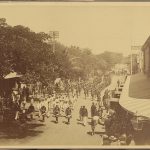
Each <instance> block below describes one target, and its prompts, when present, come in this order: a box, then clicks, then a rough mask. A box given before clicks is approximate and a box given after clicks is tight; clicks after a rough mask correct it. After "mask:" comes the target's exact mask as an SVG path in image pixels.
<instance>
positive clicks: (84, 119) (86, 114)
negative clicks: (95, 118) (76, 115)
mask: <svg viewBox="0 0 150 150" xmlns="http://www.w3.org/2000/svg"><path fill="white" fill-rule="evenodd" d="M82 111H83V125H84V126H86V124H87V117H88V110H87V108H86V107H85V106H83V110H82Z"/></svg>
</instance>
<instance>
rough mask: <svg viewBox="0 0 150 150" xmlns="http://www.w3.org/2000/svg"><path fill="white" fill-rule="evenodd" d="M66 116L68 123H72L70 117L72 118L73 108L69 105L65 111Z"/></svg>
mask: <svg viewBox="0 0 150 150" xmlns="http://www.w3.org/2000/svg"><path fill="white" fill-rule="evenodd" d="M65 114H66V117H67V119H68V124H70V118H71V108H70V107H68V108H67V109H66V111H65Z"/></svg>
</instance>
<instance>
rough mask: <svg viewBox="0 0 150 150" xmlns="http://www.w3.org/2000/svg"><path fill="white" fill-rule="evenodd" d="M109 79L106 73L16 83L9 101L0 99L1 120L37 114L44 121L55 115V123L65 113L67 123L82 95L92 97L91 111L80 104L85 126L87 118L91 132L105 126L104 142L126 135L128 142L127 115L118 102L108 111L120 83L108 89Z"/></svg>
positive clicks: (81, 118)
mask: <svg viewBox="0 0 150 150" xmlns="http://www.w3.org/2000/svg"><path fill="white" fill-rule="evenodd" d="M110 83H111V77H110V75H109V74H107V75H104V76H102V77H96V78H93V80H92V81H91V80H89V81H86V80H78V81H71V80H61V79H57V80H56V81H55V82H54V84H50V85H48V86H43V85H42V84H41V83H40V82H38V83H36V85H24V86H23V87H21V86H18V89H19V90H18V92H16V90H15V89H14V90H13V91H12V94H11V97H10V98H11V99H12V100H11V101H10V100H9V101H5V105H4V104H2V101H1V105H0V106H3V108H2V107H1V110H2V111H3V121H4V122H6V123H8V122H11V121H13V120H19V121H20V122H21V123H25V122H26V121H27V120H29V121H32V120H35V119H37V118H38V119H39V118H40V120H41V121H43V122H44V121H45V118H48V117H50V116H52V117H54V118H55V123H59V118H60V117H64V118H65V119H66V124H68V125H69V124H70V123H71V118H72V112H73V111H74V108H75V107H76V103H77V101H78V100H80V99H79V97H80V96H81V95H82V96H83V95H84V99H85V100H87V101H88V100H91V102H92V105H91V109H90V113H89V112H88V109H87V108H86V106H84V105H82V106H81V107H80V109H79V119H80V121H81V122H82V123H83V125H84V126H86V125H87V122H88V119H89V118H90V120H91V121H90V125H91V135H94V134H95V128H96V126H97V125H98V124H100V125H102V126H104V127H105V131H106V133H105V134H106V135H103V139H104V141H105V142H104V145H105V144H106V143H107V142H108V141H109V142H108V143H107V144H109V143H110V141H113V140H114V141H115V139H117V140H118V139H121V138H122V139H123V137H124V139H125V138H126V139H128V140H127V141H128V142H127V143H126V144H129V143H130V140H129V139H131V135H132V126H131V124H130V121H129V120H130V119H129V115H126V113H125V112H124V111H122V109H121V108H120V107H119V105H118V106H117V107H116V108H113V109H114V110H113V113H112V112H111V111H110V109H111V107H110V103H109V100H110V99H111V98H112V97H114V95H115V94H114V92H115V91H116V89H117V88H118V87H119V86H120V84H121V83H120V81H119V80H118V81H117V83H116V85H117V87H116V88H115V89H114V90H109V89H107V88H106V87H107V86H108V85H110ZM105 88H106V89H105ZM104 89H105V91H104V93H103V94H102V91H103V90H104ZM106 139H107V140H106ZM110 139H111V140H110ZM106 141H107V142H106Z"/></svg>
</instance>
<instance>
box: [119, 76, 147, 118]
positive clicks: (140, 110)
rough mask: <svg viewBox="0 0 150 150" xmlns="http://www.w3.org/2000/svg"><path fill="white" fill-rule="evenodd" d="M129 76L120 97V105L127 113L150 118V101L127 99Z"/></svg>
mask: <svg viewBox="0 0 150 150" xmlns="http://www.w3.org/2000/svg"><path fill="white" fill-rule="evenodd" d="M129 85H130V76H128V78H127V80H126V83H125V85H124V88H123V91H122V93H121V96H120V100H119V103H120V105H121V106H122V107H123V108H124V109H126V110H127V111H129V112H132V113H134V114H138V115H139V116H144V117H148V118H150V99H137V98H133V97H129Z"/></svg>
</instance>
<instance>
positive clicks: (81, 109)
mask: <svg viewBox="0 0 150 150" xmlns="http://www.w3.org/2000/svg"><path fill="white" fill-rule="evenodd" d="M79 116H80V121H83V106H81V107H80V110H79Z"/></svg>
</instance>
